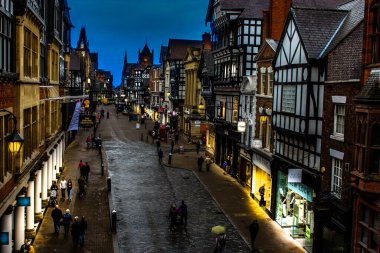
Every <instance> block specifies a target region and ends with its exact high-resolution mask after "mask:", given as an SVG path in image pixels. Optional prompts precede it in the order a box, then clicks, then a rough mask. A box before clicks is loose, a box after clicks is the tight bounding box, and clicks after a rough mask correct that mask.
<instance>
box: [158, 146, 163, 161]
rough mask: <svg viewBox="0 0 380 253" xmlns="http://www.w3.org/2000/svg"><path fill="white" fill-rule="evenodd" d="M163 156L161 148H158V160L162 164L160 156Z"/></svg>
mask: <svg viewBox="0 0 380 253" xmlns="http://www.w3.org/2000/svg"><path fill="white" fill-rule="evenodd" d="M163 157H164V152H162V149H159V150H158V162H159V163H160V164H162V158H163Z"/></svg>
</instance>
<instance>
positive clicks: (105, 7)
mask: <svg viewBox="0 0 380 253" xmlns="http://www.w3.org/2000/svg"><path fill="white" fill-rule="evenodd" d="M68 4H69V7H70V16H71V21H72V23H73V25H74V28H73V29H72V32H71V43H72V44H71V45H72V47H74V48H75V47H76V46H77V41H78V38H79V31H80V28H81V27H82V26H84V27H85V28H86V33H87V39H88V41H89V47H90V51H91V52H97V53H98V56H99V68H101V69H104V70H109V71H111V73H112V74H113V77H114V78H113V80H114V81H113V84H114V86H118V85H119V84H120V82H121V71H122V68H123V61H124V52H125V51H126V52H127V58H128V62H129V63H135V62H137V56H138V50H139V49H141V50H142V49H143V47H144V45H145V42H147V43H148V46H149V48H150V49H151V50H152V49H153V50H154V63H158V60H159V59H158V58H159V55H160V47H161V45H164V46H167V44H168V41H169V38H174V39H193V40H201V39H202V34H203V33H204V32H209V31H210V29H209V27H208V26H206V25H205V18H206V12H207V6H208V0H190V1H189V0H68Z"/></svg>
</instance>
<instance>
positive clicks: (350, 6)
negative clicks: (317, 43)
mask: <svg viewBox="0 0 380 253" xmlns="http://www.w3.org/2000/svg"><path fill="white" fill-rule="evenodd" d="M338 9H340V10H347V11H349V12H348V14H347V17H346V18H345V20H344V22H343V24H342V26H341V27H340V29H339V31H338V32H337V33H336V34H335V36H334V37H333V38H332V40H331V42H330V43H329V44H328V45H327V47H326V49H325V50H324V52H322V54H321V55H320V57H321V58H323V57H324V56H326V55H327V54H328V53H329V52H330V51H331V50H333V49H334V48H335V47H336V46H337V45H338V44H339V43H340V42H341V41H342V40H343V39H344V38H345V37H347V36H348V35H349V34H350V33H351V31H353V30H354V29H355V28H356V27H357V26H358V25H359V24H360V23H361V22H362V21H363V20H364V1H363V0H354V1H351V2H348V3H346V4H344V5H341V6H340V7H338Z"/></svg>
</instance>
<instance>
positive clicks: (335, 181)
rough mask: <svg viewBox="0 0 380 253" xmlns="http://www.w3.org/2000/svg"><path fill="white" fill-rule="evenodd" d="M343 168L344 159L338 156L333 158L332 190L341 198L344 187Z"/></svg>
mask: <svg viewBox="0 0 380 253" xmlns="http://www.w3.org/2000/svg"><path fill="white" fill-rule="evenodd" d="M342 170H343V161H342V160H340V159H337V158H334V157H333V158H332V172H331V173H332V175H331V192H332V194H333V195H334V196H335V197H337V198H341V190H342V189H341V188H342Z"/></svg>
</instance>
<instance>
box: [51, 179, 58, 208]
mask: <svg viewBox="0 0 380 253" xmlns="http://www.w3.org/2000/svg"><path fill="white" fill-rule="evenodd" d="M57 196H58V186H57V182H56V181H53V184H52V185H51V186H50V206H51V207H54V206H55V204H56V202H57Z"/></svg>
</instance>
